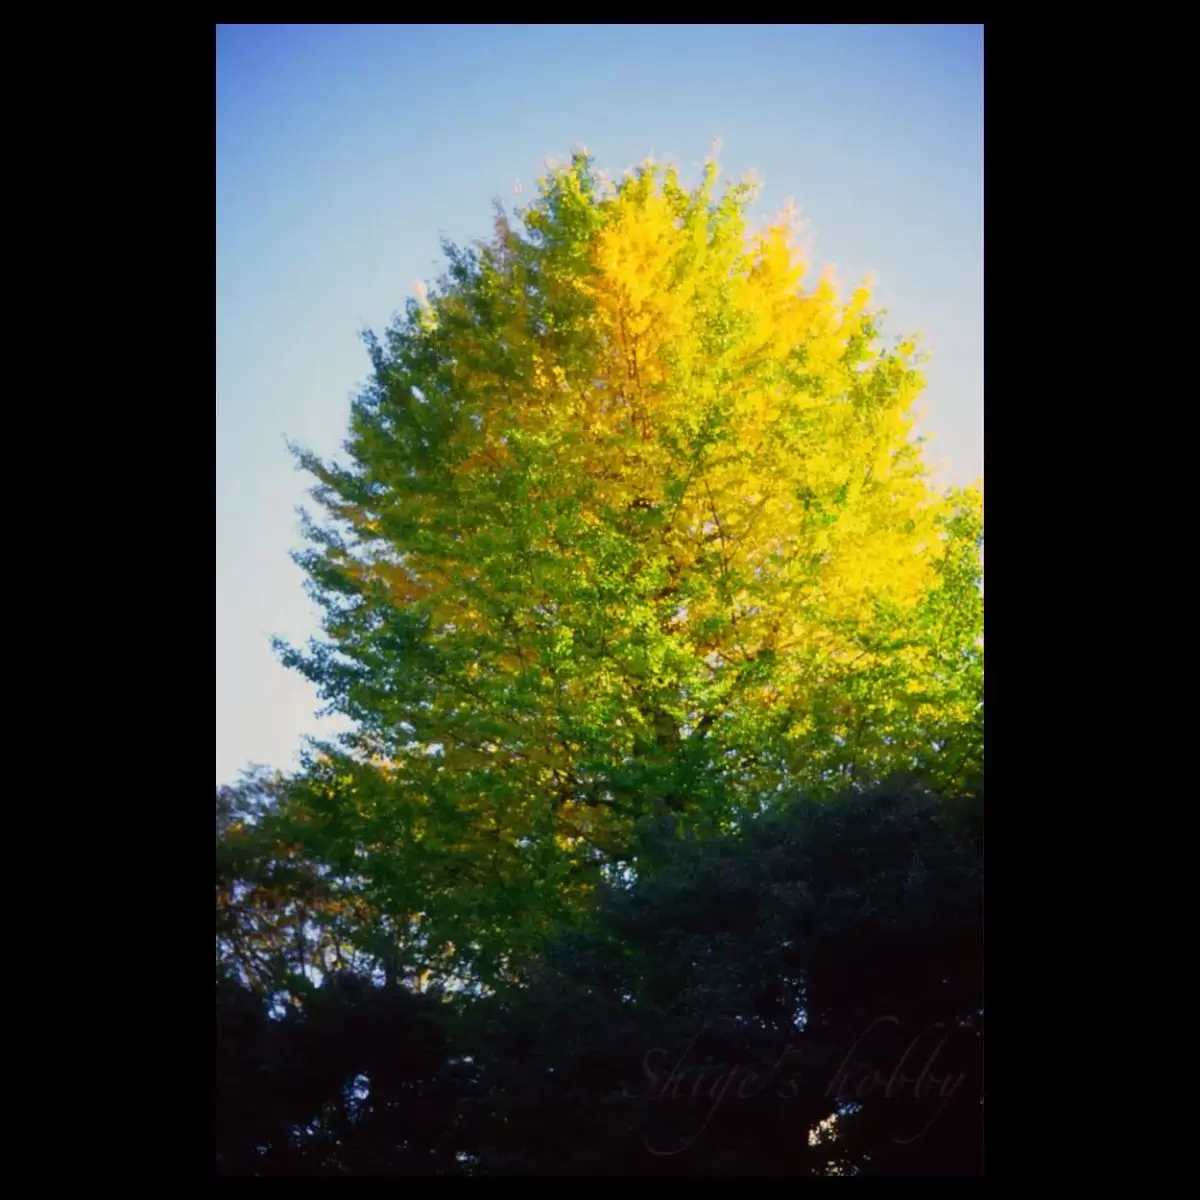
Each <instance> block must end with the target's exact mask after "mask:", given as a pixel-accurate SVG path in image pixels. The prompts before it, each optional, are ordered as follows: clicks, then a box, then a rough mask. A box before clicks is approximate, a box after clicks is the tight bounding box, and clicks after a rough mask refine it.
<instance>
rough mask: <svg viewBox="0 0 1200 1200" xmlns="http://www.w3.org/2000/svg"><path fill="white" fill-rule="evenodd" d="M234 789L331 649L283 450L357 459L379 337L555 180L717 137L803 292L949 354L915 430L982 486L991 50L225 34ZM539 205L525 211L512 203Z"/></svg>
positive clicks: (975, 37) (220, 694)
mask: <svg viewBox="0 0 1200 1200" xmlns="http://www.w3.org/2000/svg"><path fill="white" fill-rule="evenodd" d="M216 41H217V56H216V74H217V78H216V101H217V163H216V166H217V175H216V189H217V191H216V200H217V230H216V233H217V296H216V302H217V309H216V321H217V782H218V783H230V782H233V781H234V779H235V778H236V776H237V774H238V772H239V771H240V770H241V769H242V768H244V767H246V766H248V765H249V764H251V763H259V764H263V765H267V766H271V767H277V768H281V769H285V770H286V769H288V768H290V767H292V766H294V765H295V761H296V760H295V756H296V754H297V752H298V751H299V750H300V748H301V745H302V741H303V737H304V735H306V734H318V735H328V734H330V733H332V732H333V731H335V730H337V729H339V728H345V725H344V723H342V722H340V721H337V720H322V721H319V720H317V719H316V718H315V715H314V714H315V711H316V709H317V708H318V707H319V703H320V702H319V700H318V698H317V696H316V694H315V692H314V690H313V688H312V687H311V686H310V685H309V684H308V683H307V682H306V681H305V680H303V679H301V678H300V677H299V676H297V675H295V674H294V673H293V672H290V671H286V670H285V669H284V668H283V667H282V666H280V665H279V663H278V661H277V659H276V656H275V654H274V652H273V651H272V650H271V647H270V642H269V639H270V637H271V635H273V634H279V635H281V636H283V637H286V638H288V639H291V640H299V641H304V640H306V639H307V638H308V637H310V636H313V635H315V634H317V633H318V623H317V610H316V606H315V605H314V604H312V603H311V602H310V601H309V600H308V598H307V597H306V595H305V593H304V590H303V577H302V574H301V572H300V570H299V568H298V567H296V566H295V565H294V564H293V563H292V561H291V559H290V558H289V552H290V551H292V550H295V549H297V548H299V546H300V535H299V523H298V519H297V515H296V509H297V508H298V507H299V506H301V505H304V504H306V503H307V496H306V490H307V487H308V482H307V481H306V478H305V476H304V475H303V474H301V473H300V472H298V471H297V470H296V468H295V466H294V463H293V460H292V459H291V457H290V455H289V454H288V452H287V448H286V445H285V438H286V439H291V440H292V441H294V442H298V443H300V444H302V445H304V446H306V447H308V448H310V449H312V450H315V451H317V452H318V453H320V454H322V455H326V456H329V455H333V454H336V453H337V452H338V449H339V447H340V445H341V442H342V440H343V438H344V436H345V433H346V429H347V422H348V419H349V411H350V401H351V399H352V398H353V396H354V394H355V393H356V392H357V390H358V388H359V387H360V386H361V385H362V384H363V383H364V382H365V380H366V377H367V374H368V371H369V363H368V361H367V356H366V351H365V349H364V348H363V346H362V343H361V341H360V338H359V331H360V330H362V329H364V328H374V329H380V330H381V329H382V328H384V327H385V326H386V325H387V324H388V322H389V321H390V319H391V317H392V315H393V314H394V313H396V312H398V311H399V310H401V309H402V308H403V305H404V302H405V300H406V299H407V297H408V296H410V295H411V294H412V293H413V285H414V283H415V282H416V281H418V280H430V281H432V280H433V279H434V278H436V276H437V275H438V274H440V272H441V269H442V268H441V255H440V249H439V241H440V238H441V237H443V236H445V237H449V238H450V239H451V240H452V241H456V242H467V241H471V240H473V239H475V238H479V237H486V236H487V235H488V234H489V233H490V231H491V222H492V210H491V204H492V200H493V198H495V197H500V198H501V199H503V200H504V202H505V203H506V204H507V205H510V206H511V205H512V204H514V203H522V202H525V201H528V200H529V198H530V196H531V194H532V192H533V190H534V187H535V181H536V178H537V176H538V175H539V174H541V173H542V172H543V171H544V169H545V167H544V163H545V159H546V158H547V157H548V156H557V157H560V158H566V157H567V156H569V154H570V151H571V148H572V146H573V145H576V144H580V143H582V144H585V145H586V146H587V148H588V150H589V151H591V152H592V153H593V154H594V155H595V156H596V158H597V165H598V166H599V167H602V168H605V169H607V170H608V171H609V172H610V173H611V174H613V175H616V174H618V173H619V172H620V171H622V170H623V169H624V168H626V167H628V166H632V165H633V164H635V163H637V162H640V161H642V160H643V159H645V158H646V157H647V156H648V155H653V156H654V157H655V158H658V159H660V160H671V161H674V162H676V163H677V164H678V165H679V166H680V168H681V171H682V172H683V177H684V182H685V183H694V182H696V181H697V177H698V172H699V167H700V164H701V162H702V160H703V159H704V157H705V156H706V155H707V154H708V152H709V150H710V147H711V145H712V143H713V141H714V139H716V138H721V139H722V142H723V149H722V152H721V156H720V157H721V165H722V174H723V177H725V178H731V179H736V178H740V177H741V176H742V175H743V174H744V173H745V171H746V170H748V169H751V168H753V169H755V170H756V171H757V173H758V174H759V175H760V177H761V178H762V179H763V181H764V187H763V191H762V197H761V200H760V201H759V203H758V204H757V205H756V206H755V210H754V213H753V215H754V216H755V217H761V216H766V215H767V214H769V213H772V212H774V211H776V210H778V209H779V208H780V207H782V205H783V204H784V202H785V201H786V200H787V199H788V198H789V197H791V198H793V199H794V200H795V202H796V204H797V205H798V206H799V208H800V211H801V215H802V216H803V217H804V218H805V219H806V220H807V222H808V226H807V229H806V231H805V240H806V241H807V242H809V243H811V246H812V254H813V263H812V272H811V274H810V279H811V278H815V276H816V274H817V273H818V272H819V270H820V268H821V267H822V266H824V265H825V264H827V263H833V264H836V266H837V271H838V278H839V280H840V282H841V283H842V285H843V286H844V287H846V288H849V287H852V286H853V285H854V284H855V283H857V282H858V281H859V280H860V279H861V278H862V277H863V276H864V275H866V274H867V273H868V272H872V273H874V275H875V276H876V286H875V303H876V305H877V306H878V307H881V308H883V309H886V310H887V317H886V319H885V323H884V332H885V334H886V335H887V336H888V337H889V338H890V337H892V336H895V335H899V334H901V333H905V334H911V333H918V332H919V333H920V334H921V335H922V337H921V343H922V345H923V347H924V348H925V349H926V350H928V351H929V352H930V353H931V355H932V358H931V361H930V362H929V364H928V366H927V375H928V380H929V386H928V388H927V390H926V392H925V394H924V396H923V398H922V401H921V403H920V405H919V407H920V409H921V410H922V411H924V412H926V413H927V414H928V416H927V419H925V420H924V421H923V422H922V423H921V426H920V432H923V433H924V434H926V436H928V437H930V438H931V439H932V441H931V443H930V444H929V446H928V447H927V457H928V459H929V460H930V462H931V464H933V465H935V466H936V467H937V468H938V470H937V474H936V478H937V479H938V480H939V481H940V482H943V483H970V482H973V481H974V480H976V479H977V478H979V477H980V476H981V475H982V473H983V28H982V26H979V25H946V26H922V25H893V26H871V25H856V26H805V25H787V26H781V25H775V26H771V25H755V26H716V25H713V26H647V25H639V26H613V25H606V26H585V25H573V26H520V25H504V26H436V25H424V26H400V25H392V26H371V25H347V26H337V25H323V26H287V25H274V26H234V25H231V26H221V27H219V28H218V29H217V38H216ZM518 187H519V188H520V189H521V191H520V194H518V193H517V190H516V189H517V188H518Z"/></svg>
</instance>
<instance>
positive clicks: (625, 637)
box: [284, 154, 982, 977]
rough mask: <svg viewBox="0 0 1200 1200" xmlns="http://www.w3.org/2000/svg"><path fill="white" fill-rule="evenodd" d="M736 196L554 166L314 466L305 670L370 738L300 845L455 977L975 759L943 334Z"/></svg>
mask: <svg viewBox="0 0 1200 1200" xmlns="http://www.w3.org/2000/svg"><path fill="white" fill-rule="evenodd" d="M716 183H717V167H716V165H715V163H711V162H710V163H709V164H708V165H707V168H706V170H705V174H704V177H703V180H702V182H701V183H700V184H699V186H697V187H696V188H694V189H691V190H689V189H686V188H685V187H683V186H682V185H681V183H680V180H679V178H678V175H677V174H676V172H675V171H674V170H672V169H669V168H668V169H660V168H658V167H656V166H654V165H647V166H645V167H643V168H642V169H640V170H638V171H636V172H633V173H631V174H629V175H628V176H626V177H625V178H624V179H623V180H622V181H621V182H620V183H619V184H618V185H616V186H612V185H610V184H608V183H606V182H605V181H604V180H603V178H602V176H601V175H600V173H599V172H597V171H595V170H594V168H593V164H592V162H591V160H590V159H589V158H588V157H586V156H585V155H582V154H578V155H576V156H575V157H574V158H573V159H572V161H571V162H570V164H569V165H566V166H563V167H560V168H557V169H555V170H553V171H552V172H551V173H550V174H549V175H548V176H547V177H546V178H545V179H543V180H542V181H541V188H540V194H539V196H538V198H537V200H536V201H535V202H534V203H533V204H532V205H531V206H530V207H529V208H528V209H526V210H524V211H519V212H518V214H517V216H518V217H519V218H520V219H519V221H514V220H510V219H509V218H508V217H507V216H505V215H504V214H503V213H500V214H498V216H497V219H496V225H495V233H494V236H493V237H492V239H491V240H490V241H489V242H487V243H484V244H480V245H478V246H476V247H475V248H473V249H469V250H461V249H458V248H455V247H453V246H448V247H447V248H446V250H447V255H448V258H449V270H448V273H447V274H446V276H445V277H444V278H443V279H442V280H441V281H440V282H439V284H438V285H437V286H436V287H435V288H433V289H432V290H431V291H430V292H429V294H428V295H427V296H425V297H423V298H422V299H421V300H419V301H417V300H414V301H412V302H410V304H409V306H408V308H407V311H406V313H405V315H404V316H403V317H402V318H400V319H398V320H397V321H396V323H395V324H394V325H393V326H392V328H391V329H389V330H388V331H387V333H386V335H385V336H384V337H382V338H376V337H374V336H369V337H368V346H369V350H370V356H371V361H372V364H373V368H374V376H373V379H372V381H371V383H370V385H369V386H368V387H367V388H366V389H365V391H364V392H363V394H362V395H361V397H360V398H359V399H358V401H357V402H356V403H355V405H354V408H353V419H352V429H351V435H350V438H349V440H348V442H347V443H346V452H347V455H348V461H347V462H344V463H341V464H338V463H327V462H323V461H320V460H319V459H317V458H316V457H314V456H312V455H309V454H302V455H301V458H302V462H303V464H304V465H305V466H306V467H307V468H308V469H309V470H310V471H311V472H312V473H313V475H314V476H315V477H316V479H317V481H318V485H317V487H316V489H315V492H314V494H315V496H316V498H317V499H318V501H319V502H320V504H321V506H322V508H323V510H324V513H325V517H326V519H325V521H324V522H323V523H317V522H311V521H310V522H309V523H308V525H307V531H308V536H309V539H310V542H311V546H310V549H309V550H308V551H307V552H305V553H304V554H303V555H302V556H301V562H302V564H303V566H304V568H305V569H306V571H307V573H308V575H309V578H310V580H311V585H312V589H313V592H314V594H315V595H316V596H317V598H318V599H319V600H320V602H321V603H322V605H323V606H324V610H325V614H326V615H325V633H326V638H325V640H324V641H321V642H318V643H314V644H313V645H312V646H310V647H309V648H308V650H307V651H302V650H299V649H295V648H286V647H285V648H284V653H285V660H286V661H287V662H289V663H290V664H291V665H293V666H295V667H297V668H299V669H300V670H302V671H303V672H305V673H306V674H307V675H308V677H309V678H311V679H313V680H314V681H316V683H317V684H318V685H319V688H320V689H321V691H322V693H323V695H324V696H325V698H326V699H327V700H328V701H329V702H330V704H331V705H332V706H333V707H335V708H336V709H339V710H340V711H342V712H343V713H346V714H348V715H349V716H350V717H351V718H353V720H354V721H355V723H356V727H357V731H358V732H357V733H356V734H355V735H354V736H353V737H351V738H349V739H347V741H346V743H345V745H343V746H341V747H338V748H334V747H326V748H325V753H324V755H323V756H322V757H321V758H319V759H314V760H313V762H312V769H311V771H310V773H309V776H308V778H307V779H306V780H305V781H304V783H303V786H301V787H300V788H298V789H297V795H296V798H295V799H294V802H293V804H292V805H291V808H290V813H291V817H292V828H291V833H290V835H289V836H291V837H293V838H294V840H295V841H296V843H297V844H300V845H303V844H305V843H306V842H307V843H308V844H310V845H318V844H319V845H320V846H321V847H323V848H324V850H323V852H329V850H328V848H329V847H332V848H333V850H332V853H333V854H334V856H335V857H336V858H337V859H338V860H339V862H340V864H341V867H342V869H343V870H344V872H345V873H347V875H353V877H354V878H356V879H358V880H360V881H362V886H361V889H360V891H361V892H362V894H363V895H364V897H366V900H367V901H369V903H370V904H371V905H373V906H374V908H373V911H374V912H377V913H379V914H389V915H390V920H391V922H392V931H393V934H394V936H395V937H396V938H397V939H399V941H401V942H402V943H403V944H404V946H405V947H407V950H406V954H407V955H408V956H409V958H410V959H411V958H413V957H414V956H415V957H417V958H420V960H421V962H422V964H424V965H425V966H426V967H428V968H429V969H435V968H437V969H448V967H449V966H450V965H451V963H452V962H454V961H457V962H463V963H468V964H470V966H471V970H472V971H473V972H475V973H481V974H482V975H483V976H484V977H494V976H495V975H496V974H498V973H499V974H502V973H503V972H504V969H505V963H506V962H508V963H510V964H511V963H512V962H515V961H518V960H519V959H520V957H521V956H522V955H523V954H524V953H525V952H526V951H527V950H528V949H529V948H531V947H533V946H535V945H536V944H538V942H539V940H540V939H541V938H543V937H544V936H545V935H546V934H547V933H548V932H549V931H550V930H551V928H552V927H553V926H554V925H555V924H556V923H557V922H559V921H560V920H562V919H563V918H565V917H570V916H571V914H573V913H576V912H579V911H583V910H584V909H586V906H587V901H588V898H589V896H590V895H591V894H592V891H593V889H594V887H595V885H596V883H597V881H598V879H599V878H600V876H601V874H602V873H603V872H606V871H608V872H611V871H617V870H620V869H621V868H622V867H626V866H628V865H629V863H630V862H631V860H633V859H634V858H635V857H636V855H637V846H638V842H637V830H638V829H639V827H640V826H639V822H640V821H642V820H643V819H658V818H662V817H664V816H666V817H669V818H670V819H671V820H673V821H675V822H677V823H679V824H681V825H683V826H687V827H692V828H695V829H697V830H699V831H700V832H703V833H715V832H718V831H721V830H724V829H728V828H729V827H730V826H731V825H733V824H736V823H737V822H738V821H739V820H741V819H742V817H743V815H744V813H745V812H746V810H748V809H752V808H757V807H761V805H762V804H763V803H764V800H763V797H764V796H765V797H768V798H769V797H770V796H772V795H776V794H782V792H783V790H784V789H787V790H792V789H795V788H800V787H802V788H804V789H806V790H808V791H809V792H811V793H813V794H817V795H820V794H823V793H828V792H830V791H831V790H834V789H837V788H842V787H845V786H846V785H847V783H848V782H850V783H851V784H854V783H869V782H871V781H874V780H877V779H879V778H881V777H884V776H886V775H888V774H890V773H892V772H894V771H896V770H901V769H906V770H914V769H915V770H918V771H919V772H921V774H922V777H923V778H924V780H925V781H926V782H927V783H929V784H931V785H933V786H937V787H948V786H957V787H960V788H961V787H964V786H969V784H970V781H971V780H972V779H973V778H974V777H976V776H977V775H978V773H979V770H980V766H981V728H982V721H981V711H982V705H981V701H982V684H981V680H982V668H981V655H982V642H981V636H980V635H981V606H982V600H981V595H980V592H979V586H978V585H979V548H980V544H981V537H982V533H981V530H982V523H981V499H980V496H979V493H978V492H976V491H964V492H956V493H953V494H949V495H945V496H942V495H939V494H938V493H937V492H936V491H934V490H933V489H932V488H931V486H930V484H929V481H928V478H927V473H926V469H925V468H924V466H923V464H922V460H921V455H920V449H919V445H918V444H917V443H916V442H915V441H914V440H913V438H912V436H911V433H912V430H911V426H912V417H911V404H912V401H913V399H914V397H915V396H916V395H917V393H918V391H919V389H920V386H921V376H920V373H919V371H918V369H917V357H916V350H915V347H914V346H913V344H912V343H910V342H901V343H899V344H897V345H895V346H893V347H890V348H889V347H886V346H885V345H884V344H883V342H882V340H881V336H880V333H879V320H878V316H877V315H876V314H873V313H872V311H871V308H870V305H869V295H868V291H867V289H866V288H865V287H860V288H858V289H857V290H856V291H854V292H853V294H852V296H851V297H850V298H849V299H848V300H844V299H843V298H841V297H840V296H839V293H838V291H837V289H836V288H835V286H834V283H833V281H832V279H831V278H830V277H829V276H828V275H826V276H822V277H821V279H820V280H819V281H818V282H817V283H816V284H815V285H814V286H811V287H809V286H805V284H804V283H803V279H804V278H805V274H806V265H805V263H804V262H803V261H802V258H801V257H800V255H799V254H798V253H797V251H796V250H795V248H794V246H793V237H794V229H793V226H792V223H791V220H790V217H789V216H788V215H787V214H785V215H784V216H783V217H781V218H780V219H779V220H778V221H776V222H774V223H772V224H769V225H768V226H766V227H765V228H763V229H762V230H760V231H758V232H755V233H750V231H749V228H748V218H747V208H748V205H749V203H750V201H751V199H752V189H751V188H750V186H749V185H745V184H742V185H737V186H733V187H730V188H728V189H726V190H725V191H724V193H723V194H722V195H718V194H717V190H716ZM767 802H769V801H767ZM382 920H384V918H383V917H382V916H381V917H379V921H382ZM379 921H376V923H375V926H374V928H376V929H377V928H378V925H379Z"/></svg>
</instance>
